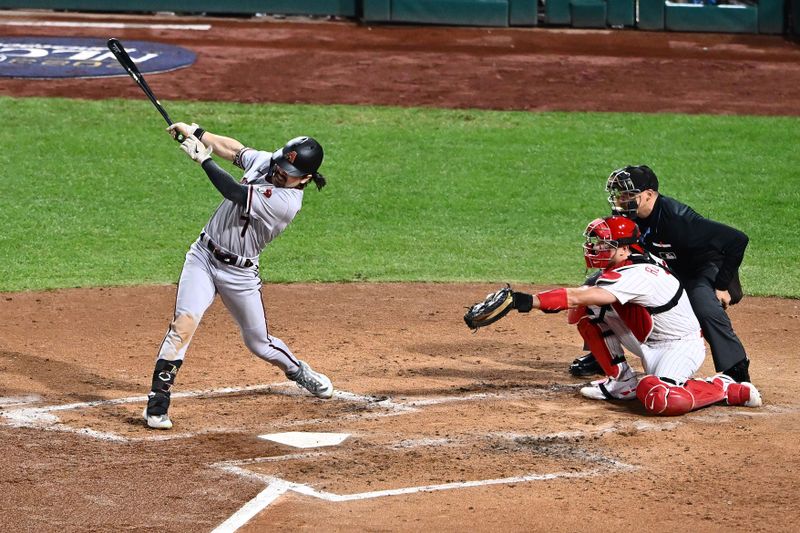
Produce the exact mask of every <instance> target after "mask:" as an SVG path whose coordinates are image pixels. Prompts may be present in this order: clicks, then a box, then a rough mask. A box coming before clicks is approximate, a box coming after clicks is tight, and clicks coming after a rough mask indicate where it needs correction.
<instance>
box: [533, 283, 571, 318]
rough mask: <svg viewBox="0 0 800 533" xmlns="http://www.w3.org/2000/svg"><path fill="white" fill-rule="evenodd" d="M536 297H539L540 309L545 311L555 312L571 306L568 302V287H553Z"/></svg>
mask: <svg viewBox="0 0 800 533" xmlns="http://www.w3.org/2000/svg"><path fill="white" fill-rule="evenodd" d="M536 297H537V298H539V309H541V310H542V311H544V312H545V313H555V312H557V311H563V310H564V309H566V308H567V307H569V305H568V303H567V289H553V290H549V291H544V292H540V293H538V294H537V295H536Z"/></svg>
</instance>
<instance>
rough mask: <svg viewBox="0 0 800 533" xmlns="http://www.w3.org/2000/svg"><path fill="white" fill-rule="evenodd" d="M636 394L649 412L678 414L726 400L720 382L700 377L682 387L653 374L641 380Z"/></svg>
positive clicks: (668, 414)
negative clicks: (704, 379) (711, 381)
mask: <svg viewBox="0 0 800 533" xmlns="http://www.w3.org/2000/svg"><path fill="white" fill-rule="evenodd" d="M636 396H637V397H638V398H639V400H640V401H641V402H642V403H643V404H644V408H645V409H647V411H648V412H649V413H652V414H654V415H662V416H676V415H683V414H686V413H688V412H689V411H694V410H696V409H700V408H701V407H705V406H707V405H711V404H712V403H717V402H719V401H722V400H724V399H725V391H724V390H723V389H722V386H721V385H720V384H717V383H709V382H708V381H703V380H700V379H690V380H688V381H687V382H686V383H685V384H684V385H683V386H682V387H680V386H677V385H672V384H670V383H667V382H666V381H662V380H661V379H659V378H658V377H656V376H652V375H651V376H645V377H644V378H643V379H642V380H641V381H640V382H639V387H638V388H637V389H636Z"/></svg>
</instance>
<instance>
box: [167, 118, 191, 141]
mask: <svg viewBox="0 0 800 533" xmlns="http://www.w3.org/2000/svg"><path fill="white" fill-rule="evenodd" d="M197 128H198V126H197V124H195V123H194V122H192V123H191V124H187V123H185V122H175V123H174V124H172V125H171V126H170V127H169V128H167V132H168V133H169V134H170V135H172V138H173V139H177V138H178V134H180V135H183V137H184V138H188V137H189V136H190V135H191V134H192V133H194V130H196V129H197Z"/></svg>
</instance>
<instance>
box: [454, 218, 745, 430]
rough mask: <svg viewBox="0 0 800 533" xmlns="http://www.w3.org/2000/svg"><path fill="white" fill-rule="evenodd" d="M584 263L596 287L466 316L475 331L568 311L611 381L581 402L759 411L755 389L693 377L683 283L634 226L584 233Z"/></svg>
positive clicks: (696, 333) (693, 321) (516, 299)
mask: <svg viewBox="0 0 800 533" xmlns="http://www.w3.org/2000/svg"><path fill="white" fill-rule="evenodd" d="M584 237H585V238H586V241H585V243H584V259H585V261H586V266H588V267H589V268H599V269H601V273H600V275H599V277H598V278H597V280H596V283H595V285H594V286H590V285H584V286H581V287H576V288H560V289H552V290H549V291H543V292H540V293H538V294H535V295H530V294H525V293H520V292H516V291H513V290H511V287H506V288H503V289H500V290H499V291H497V292H495V293H492V294H490V295H489V296H488V297H487V298H486V300H484V301H483V302H480V303H478V304H476V305H474V306H473V307H471V308H470V309H469V311H467V314H466V315H465V316H464V320H465V322H466V323H467V325H468V326H469V327H470V328H472V329H477V328H479V327H482V326H485V325H487V324H491V323H492V322H495V321H497V320H499V319H500V318H502V317H503V316H505V315H506V314H507V313H508V312H509V311H510V309H512V308H513V309H517V310H518V311H521V312H523V313H525V312H528V311H530V310H531V309H541V310H542V311H544V312H545V313H557V312H559V311H564V310H569V312H568V317H567V318H568V321H569V323H570V324H574V325H575V326H576V327H577V329H578V332H579V333H580V335H581V337H583V339H584V341H585V342H586V344H587V345H588V346H589V348H590V349H591V351H592V353H593V354H594V356H595V358H596V359H597V362H598V364H599V365H600V366H601V367H602V369H603V373H604V374H605V378H604V379H600V380H597V381H593V382H591V383H590V384H589V385H588V386H586V387H583V388H582V389H581V394H582V395H583V396H585V397H587V398H591V399H595V400H634V399H636V398H638V399H639V400H640V401H641V402H642V403H643V404H644V407H645V409H646V410H647V411H648V412H650V413H652V414H656V415H681V414H685V413H688V412H689V411H693V410H695V409H699V408H701V407H705V406H708V405H711V404H714V403H717V402H722V401H725V402H726V403H727V404H728V405H743V406H747V407H758V406H760V405H761V395H760V393H759V391H758V389H756V387H755V386H754V385H753V384H752V383H749V382H744V383H737V382H736V381H735V380H734V379H732V378H731V377H730V376H727V375H725V374H717V375H716V376H713V377H710V378H706V379H696V378H693V377H692V376H693V375H694V373H695V372H696V371H697V370H698V369H699V368H700V366H701V365H702V364H703V359H704V358H705V345H704V343H703V337H702V335H701V332H700V324H699V323H698V321H697V318H696V317H695V315H694V312H693V311H692V306H691V304H690V303H689V298H688V297H687V295H686V291H685V290H684V288H683V286H682V285H681V283H680V282H679V281H678V279H677V278H675V276H673V275H672V273H671V272H670V271H668V270H666V269H665V268H664V267H663V266H662V264H661V263H659V262H658V261H656V260H655V259H653V257H652V256H650V255H649V254H647V253H645V251H644V249H642V248H641V246H640V245H639V244H638V243H639V238H640V233H639V228H638V226H637V225H636V223H635V222H633V221H632V220H630V219H628V218H625V217H621V216H612V217H606V218H598V219H595V220H593V221H592V222H590V223H589V225H588V226H587V228H586V231H585V232H584ZM623 348H624V349H627V350H628V351H629V352H630V353H632V354H635V355H637V356H638V357H640V358H641V360H642V365H643V366H644V370H645V373H646V374H647V375H645V376H644V377H643V378H642V379H641V380H639V379H637V376H636V375H635V374H634V372H633V369H632V368H631V367H630V366H629V365H628V362H627V361H626V359H625V355H624V351H623Z"/></svg>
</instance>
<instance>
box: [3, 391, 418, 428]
mask: <svg viewBox="0 0 800 533" xmlns="http://www.w3.org/2000/svg"><path fill="white" fill-rule="evenodd" d="M254 391H255V392H269V393H273V394H279V395H283V396H301V395H305V393H304V392H302V391H301V390H300V389H298V388H297V386H296V385H295V384H294V383H293V382H291V381H287V382H281V383H272V384H261V385H249V386H245V387H224V388H219V389H208V390H198V391H184V392H176V393H173V394H172V398H204V397H205V398H212V397H216V396H224V395H228V394H238V393H242V392H254ZM333 397H334V399H337V400H341V401H349V402H361V403H364V404H366V405H368V406H374V407H378V408H381V409H387V410H389V411H393V412H398V413H406V412H413V411H416V410H417V409H415V408H413V407H407V406H404V405H401V404H396V403H394V402H392V401H391V400H390V399H385V398H377V397H374V396H365V395H359V394H355V393H352V392H346V391H336V392H335V393H334V396H333ZM27 398H28V399H29V400H30V401H31V402H35V401H37V400H38V397H36V396H29V397H27ZM15 400H18V399H17V398H15ZM146 402H147V396H130V397H127V398H114V399H111V400H93V401H89V402H76V403H68V404H60V405H47V406H43V407H21V408H16V409H10V410H7V411H4V412H2V413H0V416H2V417H3V418H5V419H6V422H5V424H6V425H8V426H11V427H15V428H32V429H41V430H45V431H61V432H67V433H75V434H78V435H83V436H87V437H92V438H95V439H99V440H104V441H108V442H119V443H129V442H142V441H148V442H149V441H164V440H173V439H180V438H190V437H194V436H196V435H200V434H206V433H220V432H227V431H241V429H234V428H217V429H214V430H208V431H199V432H194V433H172V434H168V435H154V436H149V437H124V436H122V435H119V434H117V433H113V432H108V431H97V430H94V429H91V428H76V427H72V426H69V425H66V424H62V423H61V422H60V419H59V418H58V416H56V415H54V414H53V413H54V412H59V411H69V410H80V409H89V408H92V407H103V406H110V405H124V404H132V403H146ZM16 404H17V405H19V404H20V403H19V402H17V403H16Z"/></svg>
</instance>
